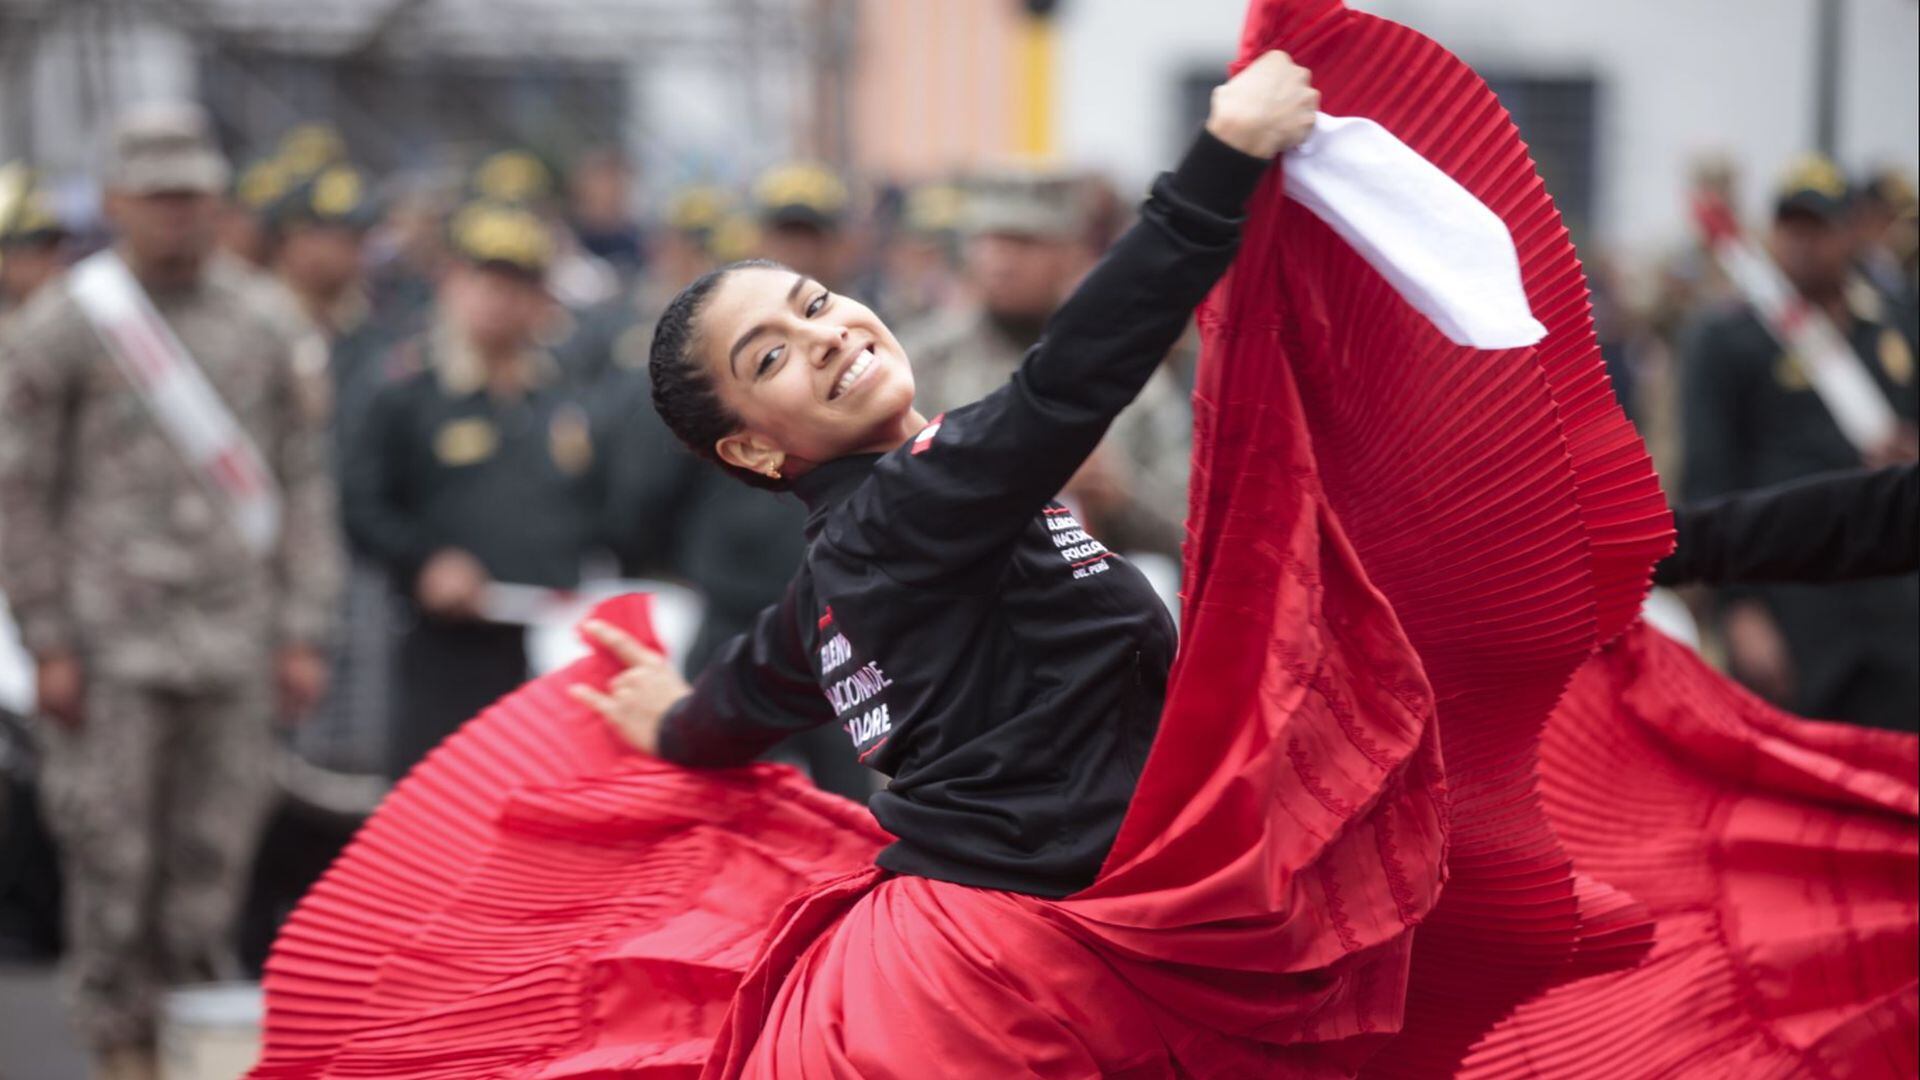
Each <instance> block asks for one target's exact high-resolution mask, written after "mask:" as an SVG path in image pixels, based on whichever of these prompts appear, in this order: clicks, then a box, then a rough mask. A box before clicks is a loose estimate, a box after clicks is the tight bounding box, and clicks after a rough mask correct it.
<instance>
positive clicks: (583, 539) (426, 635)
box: [344, 202, 603, 777]
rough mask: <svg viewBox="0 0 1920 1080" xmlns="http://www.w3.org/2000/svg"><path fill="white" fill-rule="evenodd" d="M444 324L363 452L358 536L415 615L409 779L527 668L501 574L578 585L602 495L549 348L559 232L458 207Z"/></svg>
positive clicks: (584, 430)
mask: <svg viewBox="0 0 1920 1080" xmlns="http://www.w3.org/2000/svg"><path fill="white" fill-rule="evenodd" d="M449 244H450V250H451V253H452V255H453V256H454V260H453V262H452V264H451V265H449V267H448V268H447V270H446V272H445V275H444V276H443V278H442V281H441V286H440V292H439V298H438V301H437V305H436V321H435V323H434V326H433V328H432V329H431V330H430V331H428V333H427V335H426V336H425V337H424V338H423V339H422V340H419V341H417V342H415V343H412V344H409V345H406V346H403V348H405V349H408V350H411V351H414V352H416V353H417V354H418V357H419V365H418V366H419V368H420V370H419V371H418V373H417V374H414V375H411V376H408V377H405V378H401V379H399V380H397V381H394V382H390V383H388V384H386V385H385V386H382V387H381V388H380V389H379V391H378V392H377V393H376V394H375V395H374V398H373V402H372V405H371V406H370V408H369V409H368V413H367V418H366V421H365V423H364V425H363V426H362V428H361V433H360V435H359V437H358V438H357V439H356V441H355V444H354V446H352V447H351V448H350V450H349V456H348V460H347V467H346V471H345V478H344V498H345V507H346V523H347V531H348V534H349V535H350V536H351V538H352V540H353V542H354V544H355V545H356V546H357V547H358V548H359V549H361V550H364V551H366V552H368V553H370V554H371V555H372V556H373V557H375V558H377V559H379V560H380V561H381V562H382V563H383V564H384V565H385V566H386V568H387V570H388V573H389V574H390V575H391V576H392V578H393V581H394V582H395V584H396V586H397V587H398V589H399V591H400V592H401V593H403V594H404V595H406V596H407V597H410V598H411V600H412V602H413V607H414V610H415V613H416V616H417V617H416V618H415V619H414V620H413V621H412V624H411V625H410V626H408V627H407V628H406V629H405V630H403V632H402V635H401V643H400V648H399V664H398V674H397V681H398V684H399V686H398V690H399V692H398V695H397V701H396V706H395V709H394V712H393V714H392V715H393V722H392V724H391V725H390V726H391V733H392V742H391V746H390V756H389V759H388V762H387V766H388V769H389V773H390V775H392V776H394V777H398V776H399V775H400V774H402V773H404V772H405V771H406V770H407V769H408V768H410V767H411V766H412V765H413V764H414V763H415V762H417V761H418V760H419V759H420V758H421V757H422V756H423V755H425V754H426V752H427V751H428V750H430V749H432V748H433V746H434V745H435V744H436V743H438V742H439V741H440V740H441V739H442V738H444V737H445V736H446V735H448V734H449V733H450V732H452V731H453V730H454V729H455V728H457V727H458V726H459V725H460V724H461V723H463V722H464V721H466V720H467V719H469V718H470V717H472V716H473V715H475V714H476V713H478V712H479V711H480V710H481V709H482V708H484V707H485V706H487V705H488V704H491V703H492V702H493V701H494V700H495V699H496V698H498V697H500V696H501V695H503V694H505V693H506V692H507V691H509V690H512V689H513V688H514V687H516V686H518V685H519V684H520V683H521V682H523V681H524V680H525V679H526V678H527V675H528V669H527V651H526V641H525V635H524V630H523V628H522V627H521V626H518V625H512V624H507V623H499V622H491V621H488V619H487V615H488V613H489V610H490V599H489V596H490V589H491V587H492V586H493V585H494V584H495V583H499V582H504V583H512V584H518V585H532V586H541V587H547V588H555V589H566V588H571V587H573V586H575V585H577V584H578V583H579V580H580V571H581V563H582V561H583V560H584V559H585V558H586V557H587V556H588V554H589V553H590V552H591V551H592V550H593V549H595V548H596V546H597V545H598V543H599V538H600V530H599V521H600V518H599V514H600V508H601V505H602V501H603V496H602V492H601V488H602V484H601V481H600V479H599V477H600V472H599V469H598V467H597V466H598V461H597V455H596V453H595V446H594V439H593V434H592V429H591V425H590V423H589V420H588V415H587V412H586V410H585V409H584V408H583V407H582V405H581V404H580V403H579V402H578V401H577V400H576V399H575V397H574V396H573V395H571V394H569V393H567V392H566V391H565V389H564V387H563V386H561V385H559V384H558V379H557V376H558V369H557V366H556V365H555V363H554V361H553V359H552V357H551V356H550V355H548V354H547V353H546V352H544V351H542V350H541V349H540V348H539V347H538V345H537V344H536V343H537V341H538V340H539V337H540V332H541V329H542V328H543V327H544V326H545V325H547V323H548V322H549V320H551V319H552V318H553V317H554V312H555V305H554V300H553V297H552V295H551V294H550V293H549V292H548V290H547V287H546V276H547V271H548V270H549V269H550V266H551V261H552V259H553V235H552V232H551V230H550V229H549V227H548V224H547V223H546V222H545V221H543V220H542V219H541V218H540V217H539V216H538V215H536V214H534V213H533V212H532V211H530V210H528V209H525V208H523V207H518V206H512V205H505V204H496V203H490V202H475V203H471V204H469V205H467V206H465V207H463V208H461V209H460V210H459V211H458V212H456V213H455V214H454V216H453V219H452V221H451V223H450V225H449Z"/></svg>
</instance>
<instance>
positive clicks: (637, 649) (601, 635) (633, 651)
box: [581, 619, 661, 667]
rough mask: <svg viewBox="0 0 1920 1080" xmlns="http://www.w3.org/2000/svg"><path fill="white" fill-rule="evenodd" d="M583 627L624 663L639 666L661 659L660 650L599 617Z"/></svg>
mask: <svg viewBox="0 0 1920 1080" xmlns="http://www.w3.org/2000/svg"><path fill="white" fill-rule="evenodd" d="M581 629H582V630H584V631H586V633H587V634H588V635H590V636H591V637H592V638H593V639H594V640H595V641H598V642H599V643H600V644H602V645H605V646H606V647H607V648H608V650H610V651H611V652H612V653H613V655H614V656H615V657H617V658H618V659H619V661H620V662H621V663H622V664H625V665H626V666H628V667H639V666H641V665H643V664H650V663H653V662H655V661H657V660H660V659H661V656H660V654H659V653H658V652H655V651H654V650H652V649H649V648H647V647H646V646H645V645H642V644H640V642H639V640H638V639H636V638H635V637H634V636H633V635H632V634H629V633H627V632H626V631H625V630H622V629H620V628H619V627H617V626H615V625H613V624H612V623H606V622H601V621H600V620H599V619H588V620H587V621H586V623H585V624H583V625H582V626H581Z"/></svg>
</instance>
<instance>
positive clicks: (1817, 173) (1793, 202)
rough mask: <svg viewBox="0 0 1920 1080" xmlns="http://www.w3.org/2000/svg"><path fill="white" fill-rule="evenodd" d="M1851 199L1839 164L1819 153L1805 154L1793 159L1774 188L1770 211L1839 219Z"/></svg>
mask: <svg viewBox="0 0 1920 1080" xmlns="http://www.w3.org/2000/svg"><path fill="white" fill-rule="evenodd" d="M1850 201H1851V192H1849V190H1848V189H1847V178H1846V177H1845V175H1843V174H1842V173H1841V172H1840V167H1839V166H1837V165H1835V164H1834V163H1833V162H1832V161H1830V160H1828V159H1827V158H1826V157H1824V156H1822V155H1820V154H1804V155H1802V156H1800V157H1798V158H1795V159H1794V160H1793V163H1792V164H1790V165H1789V166H1788V167H1787V171H1786V172H1785V173H1784V174H1783V175H1782V176H1781V178H1780V183H1779V185H1778V187H1776V188H1775V189H1774V204H1773V213H1774V216H1775V217H1777V218H1778V217H1787V216H1789V215H1795V214H1799V215H1806V216H1810V217H1815V218H1819V219H1820V220H1822V221H1829V222H1831V221H1839V220H1840V219H1841V218H1842V217H1843V216H1845V214H1846V212H1847V206H1848V204H1849V202H1850Z"/></svg>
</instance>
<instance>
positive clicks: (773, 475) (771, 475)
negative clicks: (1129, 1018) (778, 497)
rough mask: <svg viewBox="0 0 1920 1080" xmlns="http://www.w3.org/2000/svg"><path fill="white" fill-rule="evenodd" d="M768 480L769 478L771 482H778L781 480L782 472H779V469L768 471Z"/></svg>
mask: <svg viewBox="0 0 1920 1080" xmlns="http://www.w3.org/2000/svg"><path fill="white" fill-rule="evenodd" d="M767 478H768V479H769V480H778V479H780V470H779V469H768V470H767Z"/></svg>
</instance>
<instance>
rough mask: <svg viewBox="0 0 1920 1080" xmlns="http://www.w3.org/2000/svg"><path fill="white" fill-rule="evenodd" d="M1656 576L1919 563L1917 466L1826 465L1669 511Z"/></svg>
mask: <svg viewBox="0 0 1920 1080" xmlns="http://www.w3.org/2000/svg"><path fill="white" fill-rule="evenodd" d="M1673 518H1674V527H1675V531H1676V532H1677V533H1678V543H1677V544H1676V546H1675V547H1674V551H1673V554H1671V555H1669V556H1667V557H1666V558H1665V559H1664V560H1662V561H1661V563H1660V565H1659V566H1657V567H1655V568H1654V571H1653V580H1654V583H1655V584H1659V585H1683V584H1687V583H1690V582H1701V583H1705V584H1709V585H1737V584H1757V583H1762V582H1798V583H1804V584H1813V583H1824V582H1830V581H1852V580H1856V579H1859V578H1871V577H1885V576H1888V575H1893V574H1911V573H1913V572H1914V571H1915V570H1920V466H1914V465H1897V466H1894V467H1892V468H1886V469H1876V470H1872V471H1867V470H1857V471H1853V472H1841V473H1827V474H1823V475H1820V476H1814V477H1809V478H1808V479H1805V480H1798V481H1795V482H1793V483H1788V484H1777V485H1775V486H1773V487H1767V488H1760V489H1759V490H1756V491H1743V492H1738V493H1736V494H1733V495H1728V496H1724V497H1722V498H1718V499H1709V500H1706V501H1704V502H1700V503H1696V504H1692V505H1688V506H1683V507H1680V508H1678V509H1676V510H1675V511H1674V512H1673Z"/></svg>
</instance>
